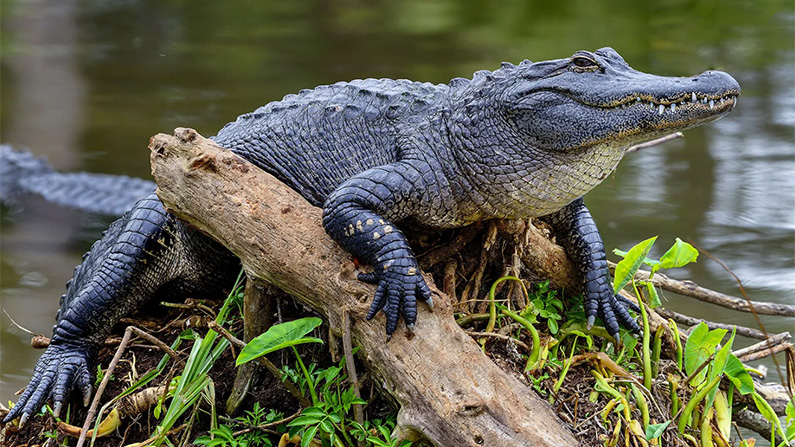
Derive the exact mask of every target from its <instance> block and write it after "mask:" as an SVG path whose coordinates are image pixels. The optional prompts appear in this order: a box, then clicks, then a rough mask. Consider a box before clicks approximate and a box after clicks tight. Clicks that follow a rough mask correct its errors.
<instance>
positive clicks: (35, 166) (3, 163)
mask: <svg viewBox="0 0 795 447" xmlns="http://www.w3.org/2000/svg"><path fill="white" fill-rule="evenodd" d="M154 189H155V184H154V182H151V181H149V180H144V179H141V178H136V177H128V176H126V175H112V174H97V173H91V172H69V173H63V172H57V171H56V170H55V169H53V168H52V166H50V165H49V164H47V161H46V160H45V159H43V158H36V157H35V156H34V155H33V154H32V153H31V152H30V151H29V150H26V149H17V150H15V149H14V148H12V147H11V146H9V145H7V144H0V203H5V204H8V205H14V204H16V203H17V202H18V201H19V198H20V196H22V195H24V194H35V195H39V196H41V197H43V198H45V199H46V200H47V201H49V202H53V203H55V204H58V205H61V206H65V207H69V208H75V209H77V210H80V211H86V212H89V213H94V214H103V215H107V216H113V217H118V216H121V215H122V214H124V212H125V211H127V210H129V209H130V208H132V207H133V205H135V202H137V201H139V200H140V199H142V198H144V197H146V196H147V195H148V194H150V193H151V192H152V191H153V190H154Z"/></svg>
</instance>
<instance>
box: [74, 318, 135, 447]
mask: <svg viewBox="0 0 795 447" xmlns="http://www.w3.org/2000/svg"><path fill="white" fill-rule="evenodd" d="M131 328H132V326H127V330H125V331H124V338H122V340H121V344H119V347H118V348H117V349H116V354H114V355H113V360H111V361H110V365H108V370H107V371H106V372H105V376H104V377H103V378H102V382H101V383H100V384H99V388H97V394H96V395H94V400H93V401H92V402H91V407H90V408H89V409H88V414H87V415H86V420H85V422H83V428H82V429H81V430H80V437H79V438H78V439H77V447H83V444H85V442H86V434H87V433H88V429H89V428H90V427H91V423H92V422H94V416H95V415H96V414H97V407H99V399H100V398H102V393H104V392H105V387H106V386H108V382H109V381H110V376H111V374H112V373H113V371H114V370H115V369H116V364H118V363H119V359H120V358H121V355H122V354H123V353H124V349H125V348H126V347H127V344H128V343H129V342H130V337H132V334H133V331H132V330H131Z"/></svg>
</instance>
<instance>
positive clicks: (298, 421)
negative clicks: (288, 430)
mask: <svg viewBox="0 0 795 447" xmlns="http://www.w3.org/2000/svg"><path fill="white" fill-rule="evenodd" d="M321 419H322V418H319V417H316V416H298V417H297V418H295V419H293V420H292V421H290V423H288V424H287V425H288V426H290V427H295V426H298V427H300V426H302V425H313V424H317V423H318V422H320V420H321Z"/></svg>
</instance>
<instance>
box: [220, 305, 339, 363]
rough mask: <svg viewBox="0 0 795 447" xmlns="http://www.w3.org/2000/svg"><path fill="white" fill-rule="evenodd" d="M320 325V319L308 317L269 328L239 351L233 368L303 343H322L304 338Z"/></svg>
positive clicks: (317, 339)
mask: <svg viewBox="0 0 795 447" xmlns="http://www.w3.org/2000/svg"><path fill="white" fill-rule="evenodd" d="M321 323H323V321H322V320H321V319H320V318H315V317H308V318H301V319H298V320H293V321H288V322H286V323H281V324H277V325H274V326H271V328H270V329H268V330H267V331H266V332H265V333H264V334H260V335H259V336H258V337H257V338H255V339H253V340H251V341H250V342H249V343H248V344H247V345H246V347H245V348H243V350H242V351H240V355H238V356H237V360H236V361H235V366H239V365H242V364H243V363H246V362H249V361H251V360H254V359H256V358H257V357H260V356H263V355H265V354H268V353H271V352H273V351H278V350H279V349H284V348H288V347H290V346H295V345H300V344H303V343H323V340H320V339H319V338H315V337H305V335H306V334H308V333H310V332H312V330H313V329H314V328H316V327H318V326H320V324H321Z"/></svg>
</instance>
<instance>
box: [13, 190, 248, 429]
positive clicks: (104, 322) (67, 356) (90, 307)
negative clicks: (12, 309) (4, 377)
mask: <svg viewBox="0 0 795 447" xmlns="http://www.w3.org/2000/svg"><path fill="white" fill-rule="evenodd" d="M238 269H239V262H238V261H237V260H236V259H235V258H234V257H233V256H232V255H231V253H229V252H228V251H227V250H226V249H225V248H223V247H222V246H221V245H220V244H217V243H216V242H214V241H213V240H211V239H210V238H208V237H207V236H204V235H202V234H200V233H198V232H196V231H194V230H192V229H190V228H188V227H187V226H186V225H185V224H183V223H181V222H179V221H178V220H176V218H174V217H173V216H172V215H170V214H168V213H166V212H165V210H164V209H163V205H162V203H160V201H159V200H158V199H157V196H155V194H154V193H152V194H150V195H149V196H147V197H146V198H144V199H141V200H140V201H139V202H137V203H136V204H135V206H134V207H133V208H132V209H131V210H130V211H128V212H127V213H125V214H124V216H122V218H120V219H119V220H117V221H115V222H114V223H112V224H111V225H110V228H109V229H108V230H107V231H106V232H105V233H104V234H103V236H102V238H101V239H100V240H99V241H97V242H96V243H95V244H94V245H93V246H92V247H91V250H90V251H89V252H88V253H87V254H86V256H84V258H83V263H82V264H80V265H79V266H78V267H77V268H76V269H75V272H74V275H73V277H72V280H70V281H69V283H67V292H66V295H64V296H63V297H62V299H61V309H60V310H59V311H58V314H57V316H56V320H57V322H56V325H55V327H54V328H53V336H52V339H51V341H50V345H49V347H48V348H47V350H46V351H45V352H44V354H42V356H41V358H39V361H38V363H37V364H36V367H35V369H34V371H33V376H32V377H31V380H30V383H29V384H28V386H27V388H26V389H25V392H24V393H23V394H22V395H21V396H20V398H19V400H18V402H17V404H16V405H15V406H14V408H12V409H11V411H10V412H9V413H8V415H7V416H6V417H5V418H4V422H8V421H10V420H12V419H14V418H16V417H17V416H22V420H21V422H22V423H24V421H25V420H26V419H27V418H28V417H29V416H30V415H31V414H35V413H37V412H38V411H39V410H40V409H41V407H42V406H43V405H44V404H45V403H46V402H47V401H48V400H52V402H53V409H54V414H55V415H56V416H58V414H59V412H60V410H61V407H62V406H63V404H64V402H66V400H67V399H68V397H69V395H70V394H71V392H72V389H73V388H75V387H77V388H79V389H80V390H81V391H82V393H83V398H84V400H86V401H87V400H88V398H89V397H90V395H91V381H92V378H93V368H94V360H95V357H96V355H97V353H98V351H99V348H100V346H101V345H102V343H103V341H104V340H105V338H106V337H107V335H108V334H109V333H110V331H111V329H112V328H113V326H114V325H115V324H116V323H117V322H118V321H119V320H120V319H121V318H122V317H124V316H126V315H129V314H130V313H131V312H132V311H133V310H134V309H136V308H137V307H139V306H140V305H142V304H143V303H144V302H146V301H147V300H149V299H150V298H152V297H153V296H154V295H155V294H161V293H178V294H183V295H184V294H186V293H195V292H196V291H199V290H202V289H203V288H205V287H209V286H212V285H216V286H215V287H217V285H218V284H223V285H225V286H227V287H229V286H231V285H232V284H231V282H232V281H233V280H234V274H235V272H236V271H237V270H238Z"/></svg>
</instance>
